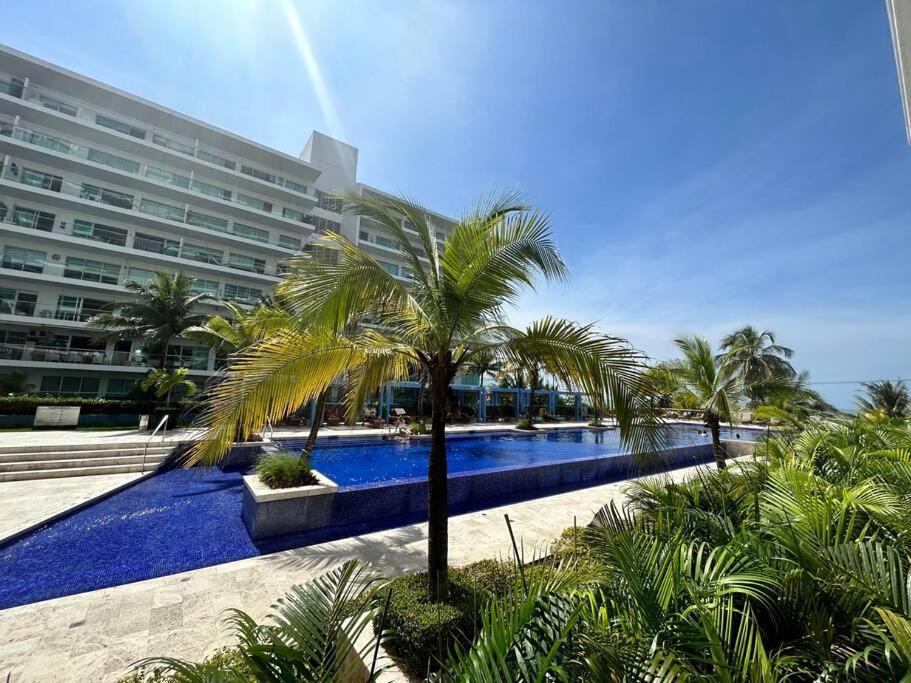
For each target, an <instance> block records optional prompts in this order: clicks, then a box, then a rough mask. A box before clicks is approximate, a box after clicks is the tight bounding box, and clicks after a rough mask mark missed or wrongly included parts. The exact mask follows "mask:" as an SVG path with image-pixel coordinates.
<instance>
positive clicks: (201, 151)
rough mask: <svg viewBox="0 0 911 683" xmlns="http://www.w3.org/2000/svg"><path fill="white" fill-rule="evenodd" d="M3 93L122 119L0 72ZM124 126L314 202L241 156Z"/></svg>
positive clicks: (93, 121)
mask: <svg viewBox="0 0 911 683" xmlns="http://www.w3.org/2000/svg"><path fill="white" fill-rule="evenodd" d="M0 93H3V94H5V95H10V96H12V97H18V98H20V99H22V100H25V101H27V102H32V103H35V104H39V105H42V106H44V107H47V108H48V109H52V110H53V111H57V112H60V113H61V114H67V115H69V116H72V117H73V118H75V119H77V120H79V121H81V122H83V123H86V124H88V125H93V126H99V125H100V124H99V123H98V120H99V118H98V117H101V118H102V119H106V120H115V121H117V122H120V121H121V119H122V117H121V116H120V115H119V114H115V113H111V112H106V111H101V110H99V109H96V108H95V107H93V106H92V105H90V104H87V103H86V102H83V101H80V100H77V99H75V98H73V97H70V96H69V95H67V94H65V93H61V92H58V91H56V90H52V89H51V88H45V87H44V86H37V85H34V84H32V83H30V84H29V85H28V86H25V85H24V83H23V82H22V80H21V79H17V78H15V77H13V76H10V75H9V74H3V73H0ZM123 123H124V124H126V126H125V128H126V129H128V131H129V132H127V131H120V132H125V133H126V134H128V135H130V136H131V137H134V138H136V139H138V140H143V141H144V142H146V143H149V144H154V145H158V146H160V147H165V148H166V149H170V150H172V151H174V152H178V153H180V154H183V155H185V156H189V157H194V158H196V159H199V160H200V161H203V162H205V163H209V164H214V165H215V166H219V167H221V168H225V169H228V170H229V171H234V172H235V173H237V174H241V175H245V176H248V177H251V178H256V179H257V180H260V181H262V182H265V183H269V184H270V185H275V186H277V187H281V188H284V189H285V190H288V191H290V192H294V193H296V194H299V195H303V196H305V197H307V198H308V199H310V200H311V201H312V192H313V189H312V188H310V187H308V186H307V185H305V184H303V183H298V182H297V181H294V180H291V179H290V178H285V177H283V176H280V175H278V174H273V173H269V172H267V171H263V170H262V169H259V168H257V167H256V166H255V165H254V164H250V163H248V162H247V161H246V160H245V159H243V158H242V157H239V156H236V155H232V154H228V153H226V152H221V151H216V150H207V149H205V148H202V147H200V146H199V143H198V141H196V140H193V141H189V140H181V139H178V138H177V137H175V136H174V135H173V134H172V133H170V132H168V131H163V130H159V129H156V128H154V127H153V126H149V125H147V124H145V123H140V122H136V123H133V122H129V121H123ZM101 127H105V128H111V129H113V130H120V129H119V128H114V127H112V126H101Z"/></svg>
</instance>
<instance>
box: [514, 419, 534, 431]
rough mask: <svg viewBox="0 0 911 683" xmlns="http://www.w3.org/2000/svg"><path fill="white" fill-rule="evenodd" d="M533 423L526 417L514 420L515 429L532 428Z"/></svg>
mask: <svg viewBox="0 0 911 683" xmlns="http://www.w3.org/2000/svg"><path fill="white" fill-rule="evenodd" d="M534 428H535V425H534V423H533V422H532V421H531V420H529V419H528V418H527V417H523V418H522V419H521V420H519V421H518V422H516V429H534Z"/></svg>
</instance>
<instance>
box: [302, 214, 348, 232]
mask: <svg viewBox="0 0 911 683" xmlns="http://www.w3.org/2000/svg"><path fill="white" fill-rule="evenodd" d="M304 222H305V223H309V224H310V225H312V226H313V227H315V228H316V231H317V232H319V233H327V232H329V231H331V232H341V230H342V224H341V223H339V222H338V221H331V220H329V219H328V218H323V217H321V216H306V217H305V218H304Z"/></svg>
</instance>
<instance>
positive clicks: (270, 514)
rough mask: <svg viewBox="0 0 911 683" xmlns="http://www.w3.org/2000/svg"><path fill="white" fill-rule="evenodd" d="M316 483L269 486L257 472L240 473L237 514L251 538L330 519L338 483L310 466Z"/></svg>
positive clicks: (305, 527) (311, 526) (303, 528)
mask: <svg viewBox="0 0 911 683" xmlns="http://www.w3.org/2000/svg"><path fill="white" fill-rule="evenodd" d="M313 474H314V476H316V478H317V481H318V482H319V483H318V484H313V485H310V486H297V487H294V488H290V489H270V488H269V487H268V486H266V485H265V484H263V483H262V482H261V481H260V480H259V475H256V474H248V475H247V476H245V477H244V492H243V502H242V506H241V516H242V517H243V520H244V525H245V526H246V527H247V531H248V532H249V534H250V537H251V538H252V539H254V540H257V539H260V538H267V537H269V536H278V535H280V534H287V533H291V532H295V531H309V530H311V529H319V528H321V527H324V526H326V525H328V524H329V523H330V520H331V516H332V504H333V502H334V500H335V495H336V493H337V492H338V485H337V484H336V483H335V482H334V481H332V480H330V479H327V478H326V477H324V476H323V475H322V474H320V473H319V472H317V471H316V470H313Z"/></svg>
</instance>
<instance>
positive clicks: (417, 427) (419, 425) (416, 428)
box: [408, 420, 430, 434]
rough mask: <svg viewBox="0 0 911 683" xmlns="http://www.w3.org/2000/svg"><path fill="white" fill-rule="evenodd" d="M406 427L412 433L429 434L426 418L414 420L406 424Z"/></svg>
mask: <svg viewBox="0 0 911 683" xmlns="http://www.w3.org/2000/svg"><path fill="white" fill-rule="evenodd" d="M408 429H410V430H411V433H412V434H430V426H429V425H428V424H427V420H416V421H415V422H412V423H411V424H410V425H408Z"/></svg>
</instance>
